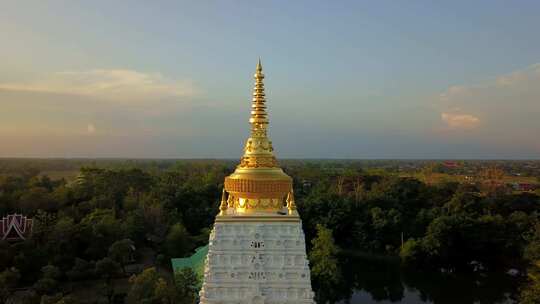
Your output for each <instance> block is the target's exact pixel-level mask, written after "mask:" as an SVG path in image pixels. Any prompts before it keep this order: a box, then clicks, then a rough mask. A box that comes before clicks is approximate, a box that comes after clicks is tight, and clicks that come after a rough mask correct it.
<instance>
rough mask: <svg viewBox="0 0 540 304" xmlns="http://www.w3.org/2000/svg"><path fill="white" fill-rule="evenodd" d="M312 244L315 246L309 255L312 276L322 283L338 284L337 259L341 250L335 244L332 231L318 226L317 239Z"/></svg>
mask: <svg viewBox="0 0 540 304" xmlns="http://www.w3.org/2000/svg"><path fill="white" fill-rule="evenodd" d="M311 242H312V244H313V248H312V249H311V252H310V253H309V260H310V263H311V275H312V276H313V277H314V278H315V279H316V280H318V281H319V282H321V283H322V282H329V283H336V282H337V281H338V280H339V264H338V259H337V254H338V253H339V248H338V247H337V246H336V244H335V243H334V237H333V236H332V230H330V229H328V228H326V227H324V226H322V225H317V237H316V238H314V239H313V240H312V241H311Z"/></svg>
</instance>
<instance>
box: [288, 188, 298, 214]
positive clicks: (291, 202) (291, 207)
mask: <svg viewBox="0 0 540 304" xmlns="http://www.w3.org/2000/svg"><path fill="white" fill-rule="evenodd" d="M287 209H288V210H289V214H292V213H293V211H294V210H296V204H295V203H294V193H293V189H291V191H289V193H288V194H287Z"/></svg>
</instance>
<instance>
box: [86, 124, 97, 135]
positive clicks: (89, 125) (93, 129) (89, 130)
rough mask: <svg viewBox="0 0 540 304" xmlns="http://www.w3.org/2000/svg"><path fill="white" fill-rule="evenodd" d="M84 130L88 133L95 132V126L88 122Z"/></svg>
mask: <svg viewBox="0 0 540 304" xmlns="http://www.w3.org/2000/svg"><path fill="white" fill-rule="evenodd" d="M86 132H88V134H94V133H96V126H94V124H88V125H87V126H86Z"/></svg>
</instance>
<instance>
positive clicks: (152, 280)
mask: <svg viewBox="0 0 540 304" xmlns="http://www.w3.org/2000/svg"><path fill="white" fill-rule="evenodd" d="M129 282H130V283H131V288H130V290H129V292H128V295H127V298H126V303H127V304H139V303H156V304H157V303H165V304H172V303H183V302H180V300H181V299H179V297H178V294H177V293H176V290H175V288H174V286H172V285H171V284H169V283H167V281H166V280H165V279H164V278H162V277H160V276H159V274H158V273H157V271H156V269H155V268H153V267H152V268H147V269H145V270H144V271H143V272H142V273H140V274H139V275H134V276H132V277H131V278H130V279H129Z"/></svg>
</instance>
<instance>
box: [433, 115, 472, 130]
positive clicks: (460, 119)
mask: <svg viewBox="0 0 540 304" xmlns="http://www.w3.org/2000/svg"><path fill="white" fill-rule="evenodd" d="M441 119H442V121H444V122H445V123H446V124H447V126H448V127H450V128H455V129H472V128H475V127H477V126H478V124H479V123H480V119H479V118H478V117H476V116H474V115H470V114H456V113H446V112H443V113H441Z"/></svg>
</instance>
